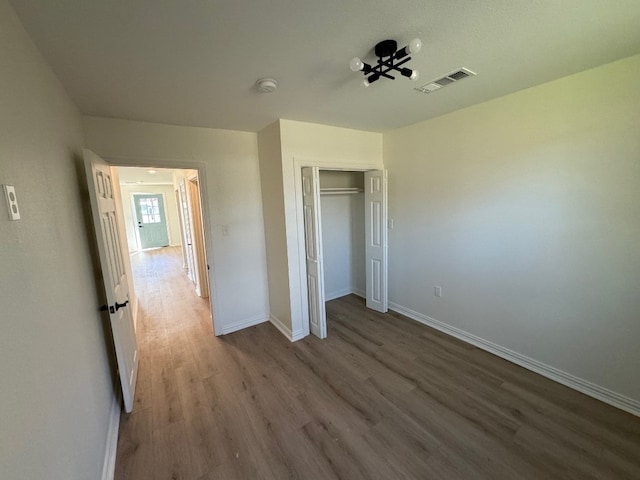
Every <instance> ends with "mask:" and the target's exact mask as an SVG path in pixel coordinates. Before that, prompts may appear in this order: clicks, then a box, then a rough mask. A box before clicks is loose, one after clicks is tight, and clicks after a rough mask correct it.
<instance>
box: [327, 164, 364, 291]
mask: <svg viewBox="0 0 640 480" xmlns="http://www.w3.org/2000/svg"><path fill="white" fill-rule="evenodd" d="M319 180H320V182H319V183H320V217H321V225H322V227H321V230H322V249H323V253H324V258H323V265H324V291H325V300H326V301H329V300H333V299H334V298H339V297H342V296H344V295H349V294H350V293H355V294H357V295H360V296H362V297H364V296H365V295H366V265H365V230H364V228H365V225H364V224H365V213H364V172H351V171H335V170H320V172H319Z"/></svg>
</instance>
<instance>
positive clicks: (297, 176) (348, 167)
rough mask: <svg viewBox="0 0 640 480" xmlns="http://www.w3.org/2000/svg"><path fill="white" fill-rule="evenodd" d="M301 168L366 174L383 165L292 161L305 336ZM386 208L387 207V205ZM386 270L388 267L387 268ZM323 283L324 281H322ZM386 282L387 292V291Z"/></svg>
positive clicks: (306, 332) (305, 332)
mask: <svg viewBox="0 0 640 480" xmlns="http://www.w3.org/2000/svg"><path fill="white" fill-rule="evenodd" d="M303 167H318V168H319V169H320V170H336V171H346V172H368V171H371V170H384V169H385V168H384V164H382V163H376V162H371V163H363V162H349V161H348V160H344V161H326V160H313V159H298V158H294V159H293V175H294V182H295V188H294V191H295V202H296V227H297V228H296V230H297V244H298V265H299V266H300V268H299V278H298V281H299V282H300V283H299V285H300V305H301V307H302V308H301V310H302V312H301V313H302V334H303V336H305V337H306V336H307V335H309V334H310V327H309V292H308V289H307V286H306V285H307V263H306V245H305V239H304V208H303V199H302V168H303ZM387 207H388V205H387ZM318 235H319V236H320V241H322V237H321V235H322V232H318ZM387 268H388V266H387ZM322 281H323V282H324V279H322ZM388 288H389V287H388V282H387V290H388Z"/></svg>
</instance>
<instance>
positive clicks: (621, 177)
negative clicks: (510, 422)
mask: <svg viewBox="0 0 640 480" xmlns="http://www.w3.org/2000/svg"><path fill="white" fill-rule="evenodd" d="M638 85H640V56H635V57H631V58H628V59H625V60H621V61H618V62H615V63H612V64H609V65H605V66H602V67H599V68H596V69H593V70H589V71H586V72H583V73H580V74H577V75H573V76H570V77H566V78H563V79H560V80H557V81H554V82H550V83H547V84H544V85H541V86H538V87H534V88H531V89H528V90H524V91H521V92H518V93H515V94H512V95H508V96H506V97H502V98H499V99H496V100H492V101H490V102H487V103H484V104H480V105H477V106H474V107H470V108H466V109H463V110H460V111H457V112H454V113H452V114H449V115H446V116H443V117H440V118H436V119H433V120H430V121H427V122H424V123H420V124H417V125H414V126H410V127H407V128H403V129H399V130H395V131H392V132H388V133H385V135H384V160H385V165H386V166H387V167H388V169H389V198H390V218H393V219H394V220H395V229H394V230H392V231H390V238H389V243H390V250H389V265H390V270H389V285H390V300H391V301H392V302H393V303H395V304H396V305H399V306H402V307H406V308H409V309H411V310H413V311H415V312H417V313H418V314H421V315H426V316H429V317H432V318H434V319H436V320H439V321H440V322H444V323H445V324H447V325H450V326H452V327H455V328H458V329H461V330H463V331H464V332H468V333H471V334H473V335H476V336H478V337H481V338H482V339H485V340H489V341H490V342H494V343H495V344H498V345H499V346H502V347H506V348H508V349H511V350H513V351H515V352H518V353H520V354H523V355H525V356H528V357H530V358H532V359H535V360H537V361H540V362H543V363H544V364H547V365H550V366H552V367H555V368H557V369H559V370H561V371H563V372H568V373H569V374H571V375H574V376H576V377H579V378H581V379H584V380H587V381H589V382H592V383H593V384H596V385H598V386H602V387H605V388H607V389H610V390H612V391H614V392H617V393H619V394H622V395H624V396H627V397H629V398H631V399H635V400H636V402H637V401H640V382H639V381H638V371H640V348H638V339H640V321H639V319H640V313H639V312H640V294H639V293H638V291H639V287H640V188H639V185H640V135H638V132H639V130H638V128H639V127H638V126H639V125H640V108H639V105H640V88H638ZM453 88H455V87H453ZM452 93H453V90H452ZM434 95H436V94H434ZM434 285H441V286H442V287H443V293H444V295H443V297H442V298H436V297H435V296H434V295H433V287H434ZM637 405H640V404H637ZM637 405H636V406H637Z"/></svg>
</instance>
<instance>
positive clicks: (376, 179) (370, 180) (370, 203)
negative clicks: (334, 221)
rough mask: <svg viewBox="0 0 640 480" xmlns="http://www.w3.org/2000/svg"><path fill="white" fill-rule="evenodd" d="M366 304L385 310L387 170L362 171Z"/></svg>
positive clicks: (381, 310) (386, 306)
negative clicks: (363, 172)
mask: <svg viewBox="0 0 640 480" xmlns="http://www.w3.org/2000/svg"><path fill="white" fill-rule="evenodd" d="M364 204H365V237H366V247H365V256H366V264H367V268H366V270H367V308H371V309H372V310H376V311H378V312H382V313H386V311H387V309H388V294H387V171H386V170H372V171H369V172H365V174H364Z"/></svg>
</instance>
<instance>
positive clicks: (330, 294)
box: [324, 287, 353, 302]
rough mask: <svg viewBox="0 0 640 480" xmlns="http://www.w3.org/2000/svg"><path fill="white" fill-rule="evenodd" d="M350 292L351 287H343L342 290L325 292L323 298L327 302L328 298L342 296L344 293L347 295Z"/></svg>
mask: <svg viewBox="0 0 640 480" xmlns="http://www.w3.org/2000/svg"><path fill="white" fill-rule="evenodd" d="M350 293H353V288H350V287H348V288H343V289H342V290H336V291H335V292H331V293H325V295H324V299H325V301H327V302H328V301H329V300H334V299H336V298H340V297H344V296H345V295H349V294H350Z"/></svg>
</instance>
